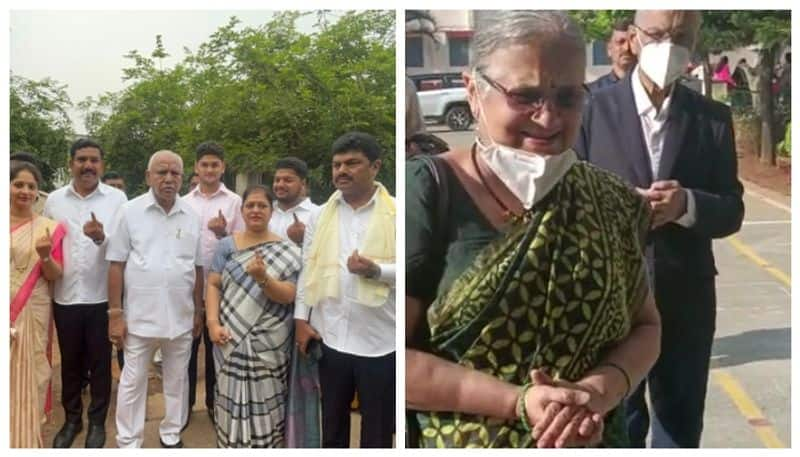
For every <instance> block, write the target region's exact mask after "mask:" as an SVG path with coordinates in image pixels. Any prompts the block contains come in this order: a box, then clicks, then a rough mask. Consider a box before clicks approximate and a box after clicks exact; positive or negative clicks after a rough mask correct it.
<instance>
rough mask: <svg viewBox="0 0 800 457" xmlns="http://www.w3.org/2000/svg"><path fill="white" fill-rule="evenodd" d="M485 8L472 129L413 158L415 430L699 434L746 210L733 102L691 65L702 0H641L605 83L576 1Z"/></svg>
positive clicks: (410, 357) (519, 441)
mask: <svg viewBox="0 0 800 457" xmlns="http://www.w3.org/2000/svg"><path fill="white" fill-rule="evenodd" d="M485 17H486V19H485V20H484V21H481V22H480V23H479V24H478V26H477V28H476V30H475V34H474V36H473V38H472V42H471V50H470V64H469V68H468V70H467V71H465V73H464V81H465V83H466V87H467V92H468V97H469V104H470V107H471V110H472V114H473V117H474V118H475V119H476V120H477V127H476V132H475V139H474V142H473V144H472V145H471V146H470V147H468V148H453V149H452V150H450V151H448V152H446V153H444V154H440V155H435V156H428V155H422V154H418V155H415V156H414V157H413V158H412V159H411V160H409V161H407V164H406V329H405V335H406V384H405V386H406V402H407V409H408V411H407V436H406V439H407V444H408V446H412V447H414V446H419V447H573V446H604V447H628V446H631V447H644V446H645V439H646V437H647V435H648V432H650V435H651V442H650V444H651V445H652V446H653V447H698V446H699V444H700V437H701V432H702V428H703V412H704V403H705V394H706V385H707V381H708V372H709V361H710V353H711V345H712V342H713V337H714V330H715V316H716V296H715V275H716V273H717V271H716V268H715V265H714V256H713V252H712V248H711V247H712V239H715V238H721V237H725V236H728V235H730V234H732V233H735V232H736V231H738V230H739V228H740V226H741V223H742V219H743V217H744V204H743V200H742V193H743V187H742V185H741V183H740V182H739V180H738V178H737V162H736V151H735V144H734V136H733V127H732V118H731V112H730V109H729V108H728V107H727V106H725V105H723V104H721V103H718V102H715V101H712V100H709V99H707V98H704V97H703V96H701V95H700V94H699V93H697V92H695V91H693V90H691V89H689V88H687V87H685V86H684V85H682V84H680V83H679V78H680V76H681V75H682V74H683V73H684V72H685V71H686V68H687V65H688V61H689V58H690V56H691V53H692V51H693V50H694V46H695V44H696V42H697V36H698V31H699V29H700V26H701V15H700V12H699V11H675V10H659V11H637V12H636V14H635V16H634V18H633V20H632V21H630V22H628V23H621V24H619V26H618V27H616V28H615V30H614V31H613V32H612V36H611V38H610V40H609V44H608V50H609V56H610V57H611V58H612V62H613V69H612V72H611V73H610V74H609V75H607V76H606V77H603V78H601V80H600V81H598V82H596V83H593V84H590V85H589V87H587V85H585V84H584V78H585V70H586V46H585V41H584V38H583V34H582V32H581V30H580V28H579V27H578V25H577V24H576V23H575V22H574V20H573V19H571V18H570V17H569V16H568V15H567V14H566V13H563V12H557V11H499V12H496V13H495V12H493V14H491V15H489V14H486V15H485ZM645 389H646V390H647V392H648V393H649V401H646V399H645ZM651 421H652V424H651Z"/></svg>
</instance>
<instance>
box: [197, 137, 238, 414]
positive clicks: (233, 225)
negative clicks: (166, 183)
mask: <svg viewBox="0 0 800 457" xmlns="http://www.w3.org/2000/svg"><path fill="white" fill-rule="evenodd" d="M194 171H195V173H197V176H198V178H199V182H198V185H197V186H196V187H195V188H194V189H192V190H191V191H190V192H189V193H187V194H186V195H184V196H183V198H182V200H183V201H184V202H186V203H187V204H188V205H189V206H190V207H191V208H192V209H194V211H195V212H196V213H197V214H198V215H199V216H200V246H201V252H202V257H201V259H202V261H203V262H202V263H203V265H204V266H205V267H204V268H203V270H204V271H203V279H204V280H205V278H206V277H207V276H208V268H207V267H208V266H211V260H212V259H213V258H214V251H215V250H216V249H217V243H218V241H219V240H220V239H222V238H224V237H226V236H228V235H230V234H231V233H233V232H238V231H242V230H244V220H243V219H242V198H241V197H239V196H238V195H237V194H236V193H235V192H233V191H231V190H228V188H227V187H225V184H223V182H222V175H223V174H225V151H224V150H223V148H222V146H221V145H219V144H216V143H212V142H205V143H202V144H200V145H199V146H197V149H196V151H195V164H194ZM203 297H205V291H203ZM204 307H205V304H204ZM204 322H205V321H204ZM201 336H202V339H203V344H204V347H205V357H204V359H205V381H206V383H205V386H206V398H205V403H206V411H208V415H209V417H210V418H211V420H212V421H213V420H214V385H215V384H216V379H217V378H216V375H215V373H214V355H213V348H214V345H213V344H212V343H211V339H210V338H209V336H208V328H207V327H206V326H205V324H204V325H203V333H202V335H201ZM201 336H198V337H197V338H196V339H195V340H194V341H193V342H192V356H191V358H190V359H189V396H188V397H187V401H188V406H187V409H186V410H187V412H188V415H187V417H186V422H185V423H184V428H185V427H186V426H188V425H189V420H190V419H191V413H192V408H193V407H194V402H195V398H196V396H197V351H198V349H199V348H200V338H201Z"/></svg>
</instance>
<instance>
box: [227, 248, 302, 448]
mask: <svg viewBox="0 0 800 457" xmlns="http://www.w3.org/2000/svg"><path fill="white" fill-rule="evenodd" d="M256 249H258V250H260V251H261V252H262V254H263V255H264V262H265V264H266V265H267V272H268V273H269V275H270V276H271V277H272V278H274V279H277V280H280V281H286V280H291V281H292V282H296V281H297V274H298V271H299V269H300V255H299V250H298V249H297V248H296V247H294V246H293V245H291V244H290V243H288V242H271V243H264V244H260V245H257V246H254V247H251V248H248V249H243V250H241V251H235V252H233V253H232V254H231V255H230V258H229V259H228V261H227V263H226V264H225V268H224V271H223V272H222V300H221V303H220V324H222V325H223V326H224V327H226V328H227V329H228V330H229V331H230V333H231V340H230V341H229V343H228V344H226V345H224V346H222V347H220V346H215V347H214V366H215V369H216V373H217V384H216V395H215V402H216V404H215V408H214V419H215V422H216V432H217V443H218V445H219V446H220V447H284V446H285V423H286V422H285V421H286V396H287V377H288V372H289V362H290V356H291V352H292V347H293V346H294V332H293V330H294V319H293V315H292V313H293V309H294V307H293V306H292V305H283V304H279V303H275V302H273V301H271V300H269V299H267V297H266V295H264V293H263V292H262V290H261V287H260V286H259V285H258V284H256V282H255V281H254V280H253V278H252V277H251V276H250V275H249V274H247V272H246V271H245V267H246V266H247V263H248V262H250V259H252V258H253V256H254V255H255V251H256Z"/></svg>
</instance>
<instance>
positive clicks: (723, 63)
mask: <svg viewBox="0 0 800 457" xmlns="http://www.w3.org/2000/svg"><path fill="white" fill-rule="evenodd" d="M712 80H714V81H716V82H724V83H725V86H726V87H727V88H728V91H729V92H730V91H732V90H733V89H735V88H736V81H734V80H733V78H732V77H731V68H730V66H729V65H728V56H722V58H721V59H719V62H717V65H716V66H715V67H714V75H713V76H712Z"/></svg>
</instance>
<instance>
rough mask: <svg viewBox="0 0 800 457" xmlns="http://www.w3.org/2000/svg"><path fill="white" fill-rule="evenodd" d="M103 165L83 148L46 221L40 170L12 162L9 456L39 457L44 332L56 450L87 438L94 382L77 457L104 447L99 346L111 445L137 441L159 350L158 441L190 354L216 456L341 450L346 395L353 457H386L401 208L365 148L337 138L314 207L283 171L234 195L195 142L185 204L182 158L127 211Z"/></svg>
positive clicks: (303, 183)
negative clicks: (355, 434)
mask: <svg viewBox="0 0 800 457" xmlns="http://www.w3.org/2000/svg"><path fill="white" fill-rule="evenodd" d="M105 155H106V153H105V151H104V150H103V148H102V147H101V146H100V145H99V144H98V143H96V142H94V141H92V140H88V139H80V140H78V141H76V142H75V143H74V144H73V145H72V147H71V148H70V151H69V157H70V158H69V169H70V174H71V180H70V182H69V183H68V184H67V185H65V186H64V187H62V188H60V189H57V190H56V191H54V192H52V193H51V194H50V195H49V196H48V197H47V200H46V203H45V205H44V208H43V211H42V213H41V214H37V212H36V211H35V210H34V205H35V204H36V202H37V200H38V199H39V192H38V191H39V189H40V188H41V187H42V185H43V179H42V176H41V173H40V171H39V169H38V168H37V167H36V165H34V164H32V163H31V162H30V161H23V160H12V161H11V196H10V197H11V206H10V212H11V259H10V262H11V267H12V268H11V301H12V304H11V338H12V342H11V401H12V403H11V408H10V409H11V446H12V447H44V446H46V445H49V443H44V442H43V438H42V424H43V423H44V420H45V419H46V417H47V416H48V415H49V413H50V411H51V409H52V393H51V388H50V381H51V377H52V368H51V351H52V342H53V338H55V337H57V338H58V345H59V348H60V355H61V381H62V392H61V404H62V406H63V408H64V412H65V422H64V424H63V426H62V427H61V429H60V430H59V432H58V433H57V434H56V436H55V438H54V440H53V443H52V446H53V447H57V448H65V447H71V446H72V444H73V442H74V440H75V438H76V436H77V435H78V434H79V433H80V432H81V431H82V429H83V409H84V404H83V401H82V398H81V390H82V386H83V384H84V383H85V382H86V380H87V378H88V385H89V388H90V393H91V400H90V402H89V405H88V408H87V416H88V430H87V433H86V441H85V443H84V445H85V447H87V448H97V447H104V445H105V442H106V433H105V421H106V416H107V414H108V410H109V405H110V403H111V401H110V397H111V390H112V389H111V387H112V378H111V369H110V367H111V352H112V345H113V346H116V347H117V348H118V357H119V358H120V365H121V366H122V372H121V375H120V379H119V384H118V386H117V397H116V413H115V416H116V417H115V422H116V444H117V445H118V446H119V447H121V448H122V447H142V445H143V444H144V425H145V413H146V411H145V408H146V403H147V382H148V372H149V370H150V366H151V362H152V360H153V355H154V353H155V351H156V350H160V353H161V358H162V362H161V363H162V379H163V393H164V395H163V398H164V411H165V413H164V418H163V420H162V421H161V423H160V425H159V428H158V434H159V438H160V444H161V446H162V447H165V448H176V447H183V441H182V440H181V432H182V431H183V430H184V429H185V428H186V427H188V426H189V423H190V419H191V412H192V407H193V405H194V402H195V397H196V383H197V355H198V352H199V345H200V343H201V340H202V341H203V343H204V345H205V357H206V358H205V361H206V362H205V367H206V372H205V380H206V383H205V385H206V395H205V403H206V407H207V409H208V414H209V416H210V418H211V420H212V422H213V423H214V427H215V430H216V437H217V444H218V446H219V447H287V446H291V447H313V446H320V445H322V446H323V447H348V446H349V443H350V432H349V428H350V410H351V402H352V400H353V398H354V397H355V396H357V397H358V404H359V408H360V412H361V416H362V424H361V441H360V445H361V446H362V447H391V446H392V435H393V433H394V417H395V416H394V389H395V387H394V386H395V362H394V360H395V339H394V326H395V296H394V294H395V292H394V289H395V287H394V276H395V212H396V210H395V202H394V198H393V197H392V196H391V195H390V194H389V192H388V190H387V189H386V188H385V187H384V186H383V185H382V184H381V183H379V182H377V181H376V176H377V174H378V172H379V170H380V168H381V147H380V145H379V144H378V142H377V140H376V139H375V138H374V137H372V136H370V135H368V134H365V133H361V132H350V133H347V134H344V135H343V136H341V137H340V138H338V139H337V140H336V141H335V142H334V143H333V146H332V150H331V164H332V182H333V184H334V187H335V188H336V191H335V192H334V193H333V194H332V195H331V196H330V198H329V199H328V201H327V202H325V203H324V204H323V205H322V206H317V205H315V204H313V203H312V202H311V200H310V199H309V198H308V197H307V195H308V172H309V170H308V167H307V165H306V163H305V162H303V161H302V160H301V159H298V158H295V157H286V158H283V159H280V160H278V161H277V162H276V165H275V169H274V179H273V185H272V188H271V189H270V188H268V187H266V186H263V185H259V184H256V185H251V186H249V187H248V188H247V189H246V190H245V191H244V192H243V194H242V195H241V197H240V196H239V195H238V194H237V193H236V192H233V191H232V190H230V189H228V188H226V187H225V185H224V184H223V183H222V176H223V174H224V172H225V157H224V150H223V148H222V146H220V145H218V144H216V143H212V142H206V143H203V144H201V145H199V146H198V147H197V150H196V153H195V163H194V166H193V168H194V172H195V174H193V176H192V179H194V178H196V183H195V185H194V186H191V187H190V190H189V192H188V193H187V194H185V195H183V196H180V195H179V192H180V190H181V188H182V186H183V179H184V163H183V159H182V157H181V156H180V155H178V154H176V153H174V152H172V151H168V150H161V151H157V152H155V153H154V154H153V155H152V156H151V157H150V158H149V161H148V164H147V171H146V175H145V178H146V182H147V185H148V188H149V189H148V191H146V192H145V193H144V194H142V195H140V196H138V197H136V198H133V199H131V200H128V198H127V196H126V195H125V193H124V191H123V190H124V180H121V178H120V176H119V175H116V174H111V173H109V174H106V175H103V171H104V162H105ZM12 159H13V157H12ZM101 176H102V181H103V182H101V179H100V177H101ZM112 184H113V185H112ZM117 187H120V188H117ZM121 189H122V190H121ZM53 322H54V323H55V326H54V327H53ZM320 410H321V414H320ZM320 416H321V421H320V419H319V418H320Z"/></svg>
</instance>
